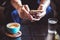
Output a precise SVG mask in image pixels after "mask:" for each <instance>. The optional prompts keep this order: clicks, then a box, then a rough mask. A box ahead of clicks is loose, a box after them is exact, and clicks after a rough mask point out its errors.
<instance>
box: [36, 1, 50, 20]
mask: <svg viewBox="0 0 60 40" xmlns="http://www.w3.org/2000/svg"><path fill="white" fill-rule="evenodd" d="M49 4H50V0H41V2H40V5H39V7H38V9H37V10H40V11H41V12H40V13H38V16H39V17H40V19H41V18H42V17H44V16H45V15H46V9H47V7H48V6H49Z"/></svg>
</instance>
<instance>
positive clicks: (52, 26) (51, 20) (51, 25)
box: [48, 18, 58, 31]
mask: <svg viewBox="0 0 60 40" xmlns="http://www.w3.org/2000/svg"><path fill="white" fill-rule="evenodd" d="M57 22H58V20H57V19H56V18H49V19H48V30H51V31H55V30H56V28H57Z"/></svg>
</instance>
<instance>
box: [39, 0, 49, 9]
mask: <svg viewBox="0 0 60 40" xmlns="http://www.w3.org/2000/svg"><path fill="white" fill-rule="evenodd" d="M49 4H50V0H41V2H40V5H39V7H38V9H40V10H42V9H44V10H46V9H47V7H48V6H49Z"/></svg>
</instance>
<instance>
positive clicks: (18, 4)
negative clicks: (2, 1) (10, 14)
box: [11, 0, 22, 10]
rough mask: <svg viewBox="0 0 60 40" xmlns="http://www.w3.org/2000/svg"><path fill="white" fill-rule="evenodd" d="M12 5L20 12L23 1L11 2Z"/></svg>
mask: <svg viewBox="0 0 60 40" xmlns="http://www.w3.org/2000/svg"><path fill="white" fill-rule="evenodd" d="M11 4H12V6H13V7H14V8H15V9H17V10H19V9H20V8H21V7H22V3H21V0H11Z"/></svg>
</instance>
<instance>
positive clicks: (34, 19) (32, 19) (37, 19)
mask: <svg viewBox="0 0 60 40" xmlns="http://www.w3.org/2000/svg"><path fill="white" fill-rule="evenodd" d="M39 20H40V17H39V18H33V16H31V21H39Z"/></svg>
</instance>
